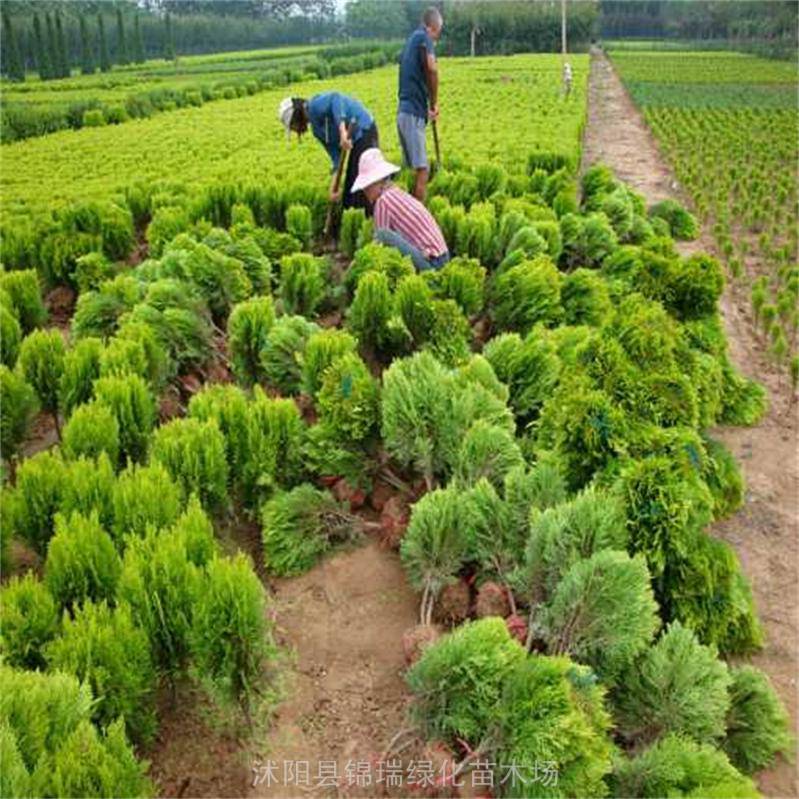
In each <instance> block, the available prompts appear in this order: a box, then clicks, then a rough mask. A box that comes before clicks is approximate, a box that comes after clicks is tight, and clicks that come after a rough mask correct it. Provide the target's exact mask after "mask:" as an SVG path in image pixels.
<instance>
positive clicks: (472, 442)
mask: <svg viewBox="0 0 799 799" xmlns="http://www.w3.org/2000/svg"><path fill="white" fill-rule="evenodd" d="M523 464H524V458H523V457H522V453H521V450H520V449H519V445H518V444H517V443H516V439H515V438H514V436H513V434H512V433H511V432H509V431H508V430H507V429H505V428H503V427H496V426H493V425H491V424H489V423H488V422H487V421H485V420H483V419H480V420H478V421H476V422H475V423H474V424H473V425H472V426H471V427H470V428H469V430H468V431H467V432H466V435H465V436H464V438H463V441H462V442H461V445H460V448H459V451H458V455H457V458H456V461H455V466H454V476H455V477H456V478H457V479H458V481H459V482H460V483H462V484H464V485H466V486H472V485H474V484H475V483H477V482H478V481H479V480H481V479H483V478H485V479H487V480H488V481H489V482H490V483H491V484H492V485H494V487H496V488H499V487H500V486H501V485H502V482H503V480H504V478H505V475H506V474H507V473H508V472H509V471H510V470H511V469H513V468H515V467H518V466H521V465H523Z"/></svg>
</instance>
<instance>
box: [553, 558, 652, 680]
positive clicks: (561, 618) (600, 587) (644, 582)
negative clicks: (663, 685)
mask: <svg viewBox="0 0 799 799" xmlns="http://www.w3.org/2000/svg"><path fill="white" fill-rule="evenodd" d="M657 611H658V608H657V604H656V602H655V598H654V596H653V594H652V588H651V586H650V584H649V572H648V571H647V568H646V563H645V561H644V559H643V558H642V557H641V556H640V555H637V556H636V557H635V558H630V556H629V555H627V553H626V552H618V551H614V550H610V549H606V550H602V551H600V552H596V553H595V554H593V555H592V556H591V557H590V558H587V559H585V560H580V561H577V562H576V563H575V564H574V565H573V566H572V567H571V569H569V570H568V571H567V572H566V574H565V575H564V577H563V579H562V580H561V581H560V582H559V583H558V585H557V587H556V588H555V592H554V595H553V597H552V602H551V604H550V605H549V607H547V609H546V611H545V616H544V620H543V626H544V637H545V638H546V640H547V643H548V651H550V652H552V653H554V654H559V655H571V657H573V658H576V659H577V660H578V661H580V662H581V663H587V664H588V665H590V666H591V667H592V668H593V669H594V670H595V671H596V672H597V674H598V675H599V676H600V678H601V679H602V680H603V681H604V682H606V683H611V682H613V681H614V680H615V679H616V678H617V677H618V675H619V674H620V673H621V671H622V670H623V669H624V668H625V667H627V666H629V664H630V663H631V662H632V661H633V659H634V658H635V657H636V656H637V655H639V654H640V653H641V652H643V651H644V650H645V649H646V648H647V646H648V645H649V644H650V642H651V641H652V638H653V637H654V635H655V633H656V632H657V629H658V627H659V626H660V620H659V618H658V612H657Z"/></svg>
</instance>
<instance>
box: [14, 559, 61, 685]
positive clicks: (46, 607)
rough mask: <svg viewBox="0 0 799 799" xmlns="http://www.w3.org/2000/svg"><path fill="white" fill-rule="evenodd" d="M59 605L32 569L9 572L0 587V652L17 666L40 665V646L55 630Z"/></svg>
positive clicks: (32, 667) (57, 625) (29, 666)
mask: <svg viewBox="0 0 799 799" xmlns="http://www.w3.org/2000/svg"><path fill="white" fill-rule="evenodd" d="M58 628H59V609H58V607H57V605H56V603H55V600H54V599H53V596H52V594H51V593H50V592H49V591H48V590H47V587H46V586H45V585H44V583H42V582H41V581H40V580H38V579H37V578H36V577H35V576H34V575H33V573H32V572H26V573H25V575H24V576H22V577H19V576H17V575H12V577H11V579H10V580H9V581H8V582H7V583H6V584H5V585H4V586H3V588H2V590H0V652H2V655H3V662H4V663H6V664H7V665H9V666H14V667H16V668H20V669H42V668H44V666H45V659H44V655H43V652H42V651H43V649H44V646H45V644H47V643H48V641H50V640H52V639H53V638H54V637H55V636H56V634H57V633H58Z"/></svg>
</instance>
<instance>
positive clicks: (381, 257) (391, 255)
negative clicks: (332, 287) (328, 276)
mask: <svg viewBox="0 0 799 799" xmlns="http://www.w3.org/2000/svg"><path fill="white" fill-rule="evenodd" d="M368 272H381V273H383V274H384V275H385V276H386V277H387V278H388V286H389V289H390V290H391V291H394V290H395V289H396V288H397V285H398V284H399V282H400V280H402V278H404V277H407V276H408V275H413V274H415V270H414V268H413V264H412V263H411V259H410V258H409V257H408V256H404V255H402V254H401V253H400V251H399V250H397V249H395V248H394V247H386V246H385V245H383V244H378V243H377V242H371V243H369V244H367V245H366V246H365V247H361V248H360V249H359V250H358V251H357V252H356V253H355V258H354V259H353V262H352V264H351V265H350V268H349V269H348V270H347V273H346V275H345V276H344V284H345V285H346V287H347V291H348V292H349V293H350V294H353V293H354V292H355V289H356V288H357V286H358V283H359V282H360V280H361V278H362V277H363V276H364V275H365V274H366V273H368Z"/></svg>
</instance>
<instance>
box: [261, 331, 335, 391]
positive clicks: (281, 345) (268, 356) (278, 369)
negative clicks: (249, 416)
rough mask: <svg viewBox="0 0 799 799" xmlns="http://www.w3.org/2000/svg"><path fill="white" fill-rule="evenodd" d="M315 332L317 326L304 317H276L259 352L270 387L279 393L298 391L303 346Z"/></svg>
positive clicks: (299, 387)
mask: <svg viewBox="0 0 799 799" xmlns="http://www.w3.org/2000/svg"><path fill="white" fill-rule="evenodd" d="M318 331H319V326H318V325H317V324H316V323H314V322H311V321H309V320H308V319H306V318H305V317H304V316H280V317H278V319H277V321H276V322H275V324H274V326H273V327H272V329H271V330H270V331H269V336H267V339H266V342H265V344H264V347H263V350H262V351H261V369H262V371H263V374H264V378H265V380H266V382H267V383H268V384H269V385H270V386H273V387H274V388H276V389H277V390H278V391H280V392H281V393H282V394H298V393H299V392H300V390H301V388H302V373H303V364H304V362H305V352H306V347H307V345H308V342H309V341H310V339H311V338H312V337H313V336H314V335H315V334H316V333H317V332H318ZM329 332H331V333H334V332H335V333H338V332H343V331H338V330H336V329H335V328H331V329H330V330H329Z"/></svg>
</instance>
